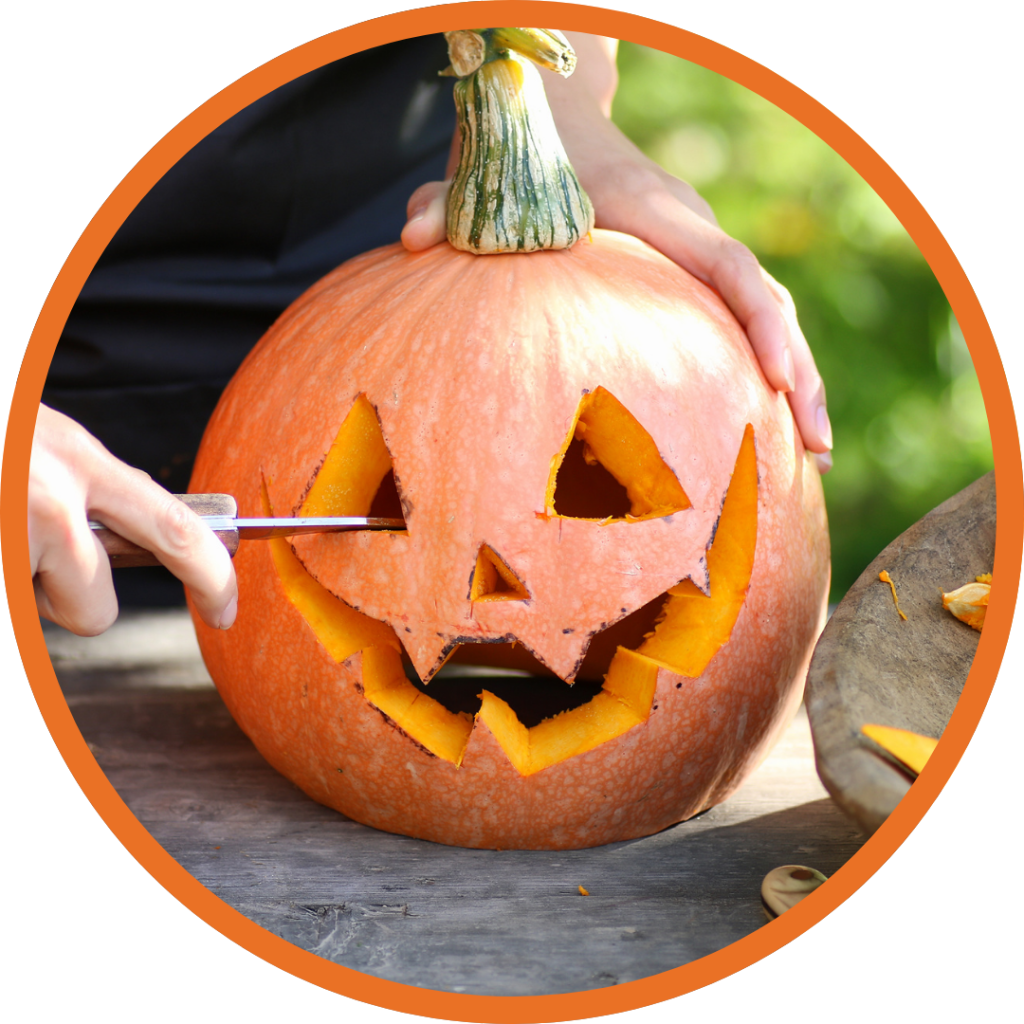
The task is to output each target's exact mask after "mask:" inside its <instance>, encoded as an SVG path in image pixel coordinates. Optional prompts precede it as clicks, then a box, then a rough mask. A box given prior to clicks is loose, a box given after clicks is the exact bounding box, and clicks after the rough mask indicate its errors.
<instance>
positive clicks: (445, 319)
mask: <svg viewBox="0 0 1024 1024" xmlns="http://www.w3.org/2000/svg"><path fill="white" fill-rule="evenodd" d="M193 489H195V490H214V489H216V490H230V491H231V492H232V493H233V494H235V495H236V496H237V498H238V501H239V506H240V511H241V513H242V514H247V515H263V514H266V513H267V512H268V511H273V512H274V513H276V514H308V515H314V514H315V515H325V514H330V515H366V514H379V515H385V514H394V515H398V514H400V515H403V516H404V519H405V522H406V526H407V530H406V531H404V532H391V533H361V534H333V535H321V536H313V537H303V538H295V539H294V541H292V542H289V541H285V540H277V541H272V542H269V543H263V544H256V543H253V544H248V545H243V546H242V548H241V550H240V551H239V554H238V556H237V557H236V568H237V571H238V576H239V586H240V605H239V615H238V619H237V621H236V624H235V626H234V627H233V628H232V629H231V630H229V631H227V632H219V631H216V630H211V629H208V628H207V627H205V626H203V625H202V623H201V622H200V621H199V620H198V619H197V629H198V632H199V638H200V644H201V647H202V650H203V654H204V657H205V658H206V662H207V665H208V667H209V670H210V672H211V674H212V676H213V678H214V680H215V681H216V683H217V685H218V687H219V689H220V691H221V693H222V694H223V696H224V699H225V701H226V703H227V704H228V706H229V708H230V709H231V711H232V714H233V715H234V716H235V717H236V719H237V720H238V722H239V723H240V725H241V726H242V728H243V729H244V730H245V732H246V733H247V734H248V735H249V736H250V737H251V738H252V740H253V742H254V743H255V744H256V746H257V747H258V748H259V749H260V751H261V752H262V753H263V754H264V755H265V756H266V757H267V759H268V760H269V761H270V762H271V763H272V764H273V765H274V766H275V767H277V768H278V769H279V770H280V771H281V772H283V773H284V774H285V775H287V776H288V777H289V778H291V779H292V780H293V781H295V782H296V783H297V784H298V785H299V786H300V787H301V788H302V789H303V790H304V791H305V792H307V793H308V794H310V795H311V796H312V797H313V798H314V799H316V800H319V801H321V802H323V803H325V804H328V805H330V806H332V807H335V808H337V809H338V810H340V811H342V812H343V813H345V814H347V815H349V816H350V817H352V818H354V819H356V820H358V821H361V822H364V823H366V824H369V825H373V826H375V827H377V828H382V829H386V830H389V831H396V832H402V833H406V834H409V835H413V836H417V837H421V838H427V839H432V840H435V841H438V842H443V843H450V844H456V845H464V846H478V847H479V846H483V847H494V846H497V847H501V848H548V849H551V848H567V847H582V846H591V845H596V844H600V843H606V842H611V841H614V840H621V839H628V838H631V837H635V836H640V835H646V834H649V833H651V832H654V831H657V830H659V829H661V828H664V827H666V826H668V825H670V824H673V823H675V822H677V821H680V820H682V819H685V818H687V817H689V816H691V815H693V814H695V813H697V812H699V811H701V810H702V809H704V808H706V807H710V806H712V805H713V804H715V803H717V802H719V801H720V800H722V799H724V798H725V797H726V796H728V795H729V794H730V793H731V792H732V791H733V790H734V789H735V788H736V786H737V785H738V784H739V783H740V781H741V780H742V777H743V776H744V774H745V773H746V772H747V771H748V770H749V769H751V768H752V767H753V766H754V765H756V763H757V762H758V761H759V759H760V758H761V757H762V756H763V754H764V752H765V751H766V750H767V749H768V747H769V745H770V743H771V742H772V741H773V739H774V738H775V736H776V734H777V733H778V731H779V730H780V728H782V726H783V725H784V724H785V722H786V721H787V720H788V717H789V716H790V714H791V713H792V711H793V710H794V708H795V706H796V704H797V703H798V702H799V699H800V693H801V688H802V682H803V675H804V672H805V671H806V667H807V661H808V659H809V656H810V649H811V645H812V643H813V640H814V638H815V637H816V635H817V632H818V630H819V629H820V626H821V623H822V620H823V613H824V601H825V595H826V591H827V582H828V540H827V530H826V527H825V518H824V506H823V500H822V493H821V485H820V480H819V478H818V474H817V471H816V469H815V468H814V466H813V464H812V463H811V461H810V459H809V457H808V456H806V455H805V454H804V452H803V449H802V446H801V444H800V440H799V437H798V435H797V432H796V429H795V426H794V423H793V420H792V416H791V414H790V411H789V408H788V405H787V402H786V399H785V397H784V396H782V395H779V394H777V393H776V392H774V391H773V390H772V389H771V388H770V387H769V386H768V385H767V383H766V382H765V380H764V378H763V376H762V375H761V373H760V370H759V368H758V366H757V364H756V361H755V360H754V357H753V355H752V353H751V351H750V347H749V344H748V342H747V340H746V337H745V336H744V334H743V332H742V331H741V330H740V328H739V327H738V325H737V324H736V322H735V320H734V319H733V317H732V315H731V314H730V313H729V312H728V310H727V309H726V308H725V306H724V305H723V303H722V302H721V301H720V299H719V298H718V297H717V295H716V294H715V293H713V292H712V291H711V290H710V289H708V288H707V287H705V286H704V285H702V284H701V283H700V282H698V281H696V280H695V279H693V278H692V277H691V276H690V275H688V274H687V273H686V272H685V271H683V270H681V269H680V268H679V267H677V266H676V265H675V264H673V263H672V262H670V261H669V260H668V259H666V258H665V257H663V256H661V255H660V254H658V253H657V252H655V251H654V250H653V249H651V248H650V247H649V246H646V245H645V244H643V243H641V242H639V241H637V240H636V239H633V238H630V237H628V236H625V235H619V234H615V233H611V232H603V231H595V232H593V233H592V234H591V235H590V236H589V237H586V238H584V239H583V240H582V241H580V242H578V243H577V244H575V246H574V247H572V248H568V249H562V250H558V251H540V252H533V253H529V254H523V253H509V254H504V255H501V254H499V255H488V256H483V257H481V256H477V255H473V254H472V253H469V252H459V251H456V249H454V248H452V247H451V246H450V245H447V244H442V245H440V246H437V247H435V248H434V249H431V250H429V251H427V252H423V253H419V254H410V253H408V252H406V251H405V250H403V249H402V248H401V247H400V246H392V247H387V248H384V249H380V250H377V251H375V252H372V253H369V254H367V255H365V256H362V257H359V258H357V259H355V260H352V261H350V262H349V263H346V264H345V265H343V266H342V267H340V268H338V270H336V271H335V272H334V273H333V274H331V275H329V276H328V277H327V278H325V279H324V280H323V281H321V282H320V283H319V284H317V285H316V286H314V287H313V288H312V289H310V291H309V292H307V293H306V295H304V296H303V297H302V298H300V299H299V300H298V301H296V302H295V303H294V304H293V305H292V306H291V307H290V308H289V309H288V310H287V311H286V312H285V314H284V315H283V316H282V317H281V318H280V320H279V321H278V322H277V323H276V324H275V325H274V327H273V328H272V329H271V330H270V332H269V333H268V334H267V335H266V336H265V338H264V339H263V340H262V341H261V342H260V344H259V346H257V348H256V349H255V350H254V351H253V353H252V354H251V355H250V357H249V358H248V359H247V361H246V362H245V364H244V365H243V367H242V368H241V370H240V371H239V373H238V375H237V376H236V378H235V379H234V381H233V382H232V384H231V385H230V386H229V388H228V390H227V391H226V392H225V395H224V397H223V399H222V401H221V404H220V406H219V407H218V409H217V411H216V413H215V415H214V417H213V419H212V421H211V423H210V426H209V428H208V431H207V435H206V438H205V439H204V442H203V447H202V449H201V451H200V454H199V457H198V459H197V463H196V470H195V475H194V477H193ZM389 502H390V506H389ZM466 661H476V662H479V663H481V664H483V665H485V666H490V668H488V669H484V670H479V669H478V670H476V671H477V672H478V673H479V672H480V671H489V672H495V671H497V670H498V668H499V667H504V669H505V671H506V672H508V671H510V669H509V666H512V667H513V668H514V667H518V668H519V669H520V670H521V674H518V675H515V674H506V675H504V676H497V677H494V678H487V679H486V680H485V681H484V682H481V680H480V678H479V677H478V676H475V675H474V674H473V670H472V669H468V668H467V667H466V665H465V662H466ZM442 666H444V670H443V671H441V673H440V675H437V673H438V671H439V670H441V669H442ZM522 670H526V671H528V672H529V673H530V675H529V676H527V675H525V674H522ZM569 684H572V685H569Z"/></svg>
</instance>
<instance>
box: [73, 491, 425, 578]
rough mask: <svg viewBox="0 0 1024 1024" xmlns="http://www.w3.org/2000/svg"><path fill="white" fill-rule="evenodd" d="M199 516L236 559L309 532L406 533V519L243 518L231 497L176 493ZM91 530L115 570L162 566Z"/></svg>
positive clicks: (110, 534)
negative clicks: (244, 548) (242, 550)
mask: <svg viewBox="0 0 1024 1024" xmlns="http://www.w3.org/2000/svg"><path fill="white" fill-rule="evenodd" d="M175 497H176V498H177V499H178V500H179V501H181V502H183V503H184V504H186V505H188V507H189V508H190V509H192V511H193V512H195V513H197V514H198V515H199V516H200V518H201V519H202V520H203V522H205V523H206V525H207V526H209V528H210V529H211V530H213V532H214V533H215V534H216V535H217V539H218V540H220V542H221V543H222V544H223V545H224V547H226V548H227V549H228V552H229V553H230V554H231V556H232V557H234V554H235V552H236V551H237V550H238V543H239V541H243V540H270V539H271V538H273V537H297V536H299V535H300V534H305V533H346V532H348V531H349V530H404V529H405V520H404V519H383V518H380V517H376V516H374V517H370V516H316V517H313V516H304V517H300V518H293V519H284V518H276V517H275V518H266V519H239V518H237V516H236V513H237V512H238V504H237V503H236V501H235V499H234V498H233V497H232V496H231V495H230V494H176V495H175ZM89 527H90V528H91V529H92V530H93V532H94V533H95V535H96V539H97V540H98V541H99V542H100V543H101V544H102V545H103V550H104V551H106V553H107V555H108V556H109V558H110V564H111V565H112V566H113V567H114V568H120V569H123V568H128V567H135V566H140V565H160V561H159V560H158V559H157V557H156V555H154V554H153V553H152V552H151V551H147V550H146V549H145V548H142V547H139V545H138V544H133V543H132V542H131V541H130V540H126V539H125V538H124V537H122V536H121V535H120V534H117V533H114V531H113V530H111V529H108V528H107V527H106V526H105V525H104V524H103V523H100V522H96V521H95V520H92V519H90V520H89Z"/></svg>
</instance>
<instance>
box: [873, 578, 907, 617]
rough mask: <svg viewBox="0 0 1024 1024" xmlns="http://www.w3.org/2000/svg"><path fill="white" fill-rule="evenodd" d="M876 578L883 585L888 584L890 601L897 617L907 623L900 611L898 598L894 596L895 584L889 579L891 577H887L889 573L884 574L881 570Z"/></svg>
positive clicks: (901, 610)
mask: <svg viewBox="0 0 1024 1024" xmlns="http://www.w3.org/2000/svg"><path fill="white" fill-rule="evenodd" d="M878 578H879V579H880V580H881V581H882V582H883V583H888V584H889V589H890V590H891V591H892V601H893V604H895V605H896V611H897V612H899V616H900V618H901V619H902V620H903V621H904V622H906V621H907V617H906V615H904V614H903V609H902V608H901V607H900V599H899V598H898V597H897V596H896V584H895V583H893V581H892V577H891V576H890V575H889V573H888V572H886V571H885V569H883V570H882V571H881V572H880V573H879V574H878Z"/></svg>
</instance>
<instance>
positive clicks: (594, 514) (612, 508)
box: [547, 387, 690, 520]
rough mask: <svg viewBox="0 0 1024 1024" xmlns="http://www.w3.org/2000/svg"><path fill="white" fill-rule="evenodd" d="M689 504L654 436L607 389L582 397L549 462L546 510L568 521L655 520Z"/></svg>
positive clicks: (687, 506)
mask: <svg viewBox="0 0 1024 1024" xmlns="http://www.w3.org/2000/svg"><path fill="white" fill-rule="evenodd" d="M689 507H690V499H689V498H688V497H687V496H686V492H685V491H684V490H683V488H682V485H681V484H680V483H679V480H678V479H677V477H676V475H675V473H673V472H672V470H671V469H670V468H669V466H668V464H667V463H666V462H665V460H664V459H663V458H662V457H661V454H660V453H659V451H658V446H657V445H656V444H655V443H654V438H652V437H651V435H650V434H649V433H648V432H647V431H646V430H645V429H644V428H643V427H642V426H641V425H640V421H639V420H637V418H636V417H635V416H634V415H633V414H632V413H631V412H630V411H629V410H628V409H627V408H626V407H625V406H624V405H623V404H622V403H621V402H620V401H619V400H618V399H617V398H616V397H615V396H614V395H612V394H611V393H610V392H609V391H606V390H605V389H604V388H602V387H599V388H595V389H594V390H593V391H592V392H590V393H588V394H586V395H584V396H583V398H582V399H581V400H580V404H579V408H578V409H577V410H576V418H575V419H574V420H573V425H572V428H571V429H570V431H569V435H568V437H567V438H566V440H565V444H564V445H563V446H562V450H561V451H560V452H559V453H558V454H557V455H556V456H555V457H554V459H552V460H551V477H550V479H549V481H548V493H547V508H548V514H549V515H551V514H553V515H556V516H561V517H564V518H570V519H599V520H605V519H654V518H656V517H659V516H668V515H671V514H672V513H673V512H680V511H682V510H683V509H685V508H689Z"/></svg>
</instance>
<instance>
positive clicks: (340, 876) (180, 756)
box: [46, 610, 862, 995]
mask: <svg viewBox="0 0 1024 1024" xmlns="http://www.w3.org/2000/svg"><path fill="white" fill-rule="evenodd" d="M46 634H47V639H48V643H49V647H50V651H51V657H52V658H53V660H54V665H55V668H56V670H57V674H58V677H59V678H60V680H61V683H62V685H63V687H64V690H65V694H66V696H67V699H68V703H69V705H70V707H71V709H72V711H73V713H74V716H75V719H76V721H77V722H78V724H79V727H80V728H81V730H82V733H83V735H84V736H85V738H86V740H87V741H88V742H89V744H90V746H91V749H92V750H93V752H94V754H95V756H96V759H97V761H98V762H99V764H100V767H101V768H102V769H103V770H104V772H105V773H106V775H107V777H108V778H109V779H110V781H111V782H112V784H113V785H114V787H115V788H116V789H117V791H118V792H119V793H120V794H121V796H122V797H123V798H124V800H125V802H126V803H127V805H128V806H129V808H131V810H132V812H133V813H134V814H135V815H136V816H137V817H138V818H139V820H140V821H141V822H142V824H143V825H144V826H145V827H146V828H147V829H148V831H149V832H150V833H151V834H152V835H153V837H154V838H155V839H156V840H157V841H158V842H159V843H160V844H161V845H162V846H163V847H164V848H165V849H166V850H167V851H168V852H169V853H170V854H171V856H173V857H174V858H175V859H176V860H177V861H178V862H179V863H180V864H181V865H182V866H183V867H184V868H185V869H186V870H187V871H189V872H190V873H191V874H192V875H193V876H194V877H195V878H197V879H198V880H199V881H200V882H201V883H202V884H203V885H205V886H206V887H207V888H209V889H210V890H211V891H212V892H213V893H215V894H216V895H217V896H219V897H220V898H221V899H222V900H224V901H225V902H226V903H228V904H229V905H230V906H232V907H234V908H236V909H237V910H239V911H240V912H241V913H243V914H245V915H246V916H247V917H249V918H250V919H252V920H253V921H255V922H256V923H258V924H259V925H261V926H262V927H264V928H266V929H268V930H269V931H271V932H273V933H275V934H277V935H280V936H282V937H284V938H285V939H287V940H288V941H290V942H293V943H294V944H296V945H297V946H300V947H302V948H303V949H306V950H310V951H312V952H314V953H316V954H318V955H319V956H323V957H325V958H327V959H329V960H333V961H335V962H337V963H340V964H344V965H345V966H347V967H351V968H354V969H356V970H359V971H363V972H365V973H367V974H370V975H374V976H377V977H381V978H387V979H390V980H394V981H399V982H404V983H406V984H409V985H415V986H420V987H424V988H430V989H443V990H448V991H458V992H471V993H479V994H489V995H530V994H549V993H558V992H572V991H582V990H587V989H595V988H602V987H606V986H610V985H615V984H619V983H621V982H625V981H630V980H633V979H636V978H642V977H646V976H649V975H652V974H656V973H659V972H662V971H665V970H669V969H671V968H674V967H678V966H680V965H681V964H684V963H687V962H689V961H691V960H694V959H696V958H698V957H701V956H704V955H706V954H708V953H711V952H713V951H715V950H717V949H720V948H722V947H724V946H726V945H728V944H730V943H732V942H734V941H736V940H737V939H739V938H741V937H743V936H744V935H747V934H749V933H750V932H751V931H753V930H755V929H757V928H759V927H761V926H762V925H763V924H764V923H765V922H766V917H765V914H764V911H763V910H762V907H761V902H760V885H761V880H762V878H763V877H764V875H765V874H767V873H768V871H770V870H771V869H772V868H774V867H777V866H779V865H780V864H788V863H804V864H808V865H810V866H812V867H816V868H818V869H819V870H821V871H823V872H824V873H825V874H826V875H829V874H832V873H833V872H835V871H836V870H837V869H838V868H839V867H840V866H841V865H842V864H843V863H845V862H846V861H847V860H848V859H849V858H850V856H852V855H853V854H854V853H855V852H856V851H857V849H859V847H860V845H861V841H862V840H861V837H860V835H859V833H858V831H857V829H856V828H855V827H854V826H853V825H852V824H851V823H850V822H849V821H848V820H847V819H846V818H845V817H844V815H843V814H842V813H841V812H840V811H839V810H838V809H837V808H836V806H835V805H834V804H833V802H832V801H831V800H829V799H828V797H827V795H826V793H825V790H824V789H823V788H822V786H821V783H820V782H819V781H818V779H817V777H816V775H815V772H814V765H813V758H812V751H811V743H810V734H809V730H808V726H807V721H806V717H805V716H804V715H803V713H802V712H801V713H800V715H798V717H797V719H796V720H795V721H794V723H793V725H792V726H791V727H790V729H789V730H788V732H787V733H786V734H785V736H784V737H783V739H782V741H781V742H780V743H779V745H778V746H777V747H776V748H775V750H774V751H773V753H772V754H771V755H770V756H769V757H768V759H767V760H766V761H765V763H764V764H763V765H762V766H761V767H760V768H759V769H758V771H757V772H756V773H755V775H754V776H753V777H752V778H751V779H750V780H749V781H748V783H747V784H746V785H745V786H744V787H743V789H741V790H740V792H739V793H738V794H737V795H736V796H735V797H734V798H733V799H732V800H730V801H728V802H727V803H726V804H724V805H722V806H720V807H716V808H714V809H713V810H711V811H709V812H707V813H706V814H704V815H702V816H700V817H698V818H696V819H694V820H692V821H690V822H687V823H684V824H682V825H678V826H676V827H674V828H671V829H668V830H666V831H664V832H661V833H659V834H657V835H654V836H650V837H648V838H646V839H641V840H636V841H633V842H628V843H617V844H613V845H610V846H605V847H601V848H598V849H593V850H582V851H576V852H571V853H531V852H513V851H508V852H504V851H489V850H462V849H454V848H451V847H446V846H439V845H436V844H434V843H428V842H422V841H418V840H414V839H408V838H406V837H404V836H397V835H390V834H387V833H384V832H378V831H375V830H373V829H370V828H366V827H364V826H362V825H359V824H356V823H355V822H352V821H350V820H348V819H346V818H344V817H342V816H341V815H339V814H337V813H335V812H334V811H331V810H329V809H327V808H325V807H322V806H320V805H318V804H316V803H314V802H313V801H312V800H310V799H309V798H308V797H306V796H305V795H304V794H302V793H301V792H300V791H299V790H298V789H296V788H295V787H294V786H293V785H292V784H291V783H290V782H288V781H287V780H286V779H285V778H283V777H282V776H280V775H278V774H277V773H276V772H275V771H274V770H273V769H271V768H270V767H269V766H268V765H267V764H266V762H264V761H263V759H262V758H261V757H260V755H259V754H258V753H257V752H256V750H255V749H254V748H253V747H252V745H251V743H250V742H249V740H248V739H246V737H245V736H244V735H243V734H242V733H241V731H240V730H239V729H238V727H237V726H236V725H235V724H234V722H233V721H232V719H231V718H230V716H229V715H228V713H227V711H226V710H225V708H224V706H223V704H222V703H221V700H220V698H219V696H218V695H217V693H216V691H215V690H214V689H213V686H212V684H211V683H210V682H209V678H208V676H206V673H205V670H204V668H203V666H202V662H201V661H200V660H199V657H198V651H197V649H196V647H195V641H194V637H193V636H192V633H191V625H190V623H189V621H188V618H187V614H186V613H184V611H181V612H179V611H177V610H174V611H167V612H159V613H158V612H154V613H147V614H135V615H123V616H122V618H121V619H120V620H119V621H118V623H117V625H116V626H115V627H114V629H113V630H111V631H110V632H109V633H107V634H105V635H104V636H102V637H97V638H92V639H89V640H82V639H79V638H76V637H72V636H70V634H67V633H64V632H63V631H60V630H58V629H56V628H55V627H51V626H47V627H46ZM581 885H582V886H583V887H584V888H585V889H587V890H588V891H589V893H590V895H589V896H582V895H581V894H580V892H579V886H581Z"/></svg>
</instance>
